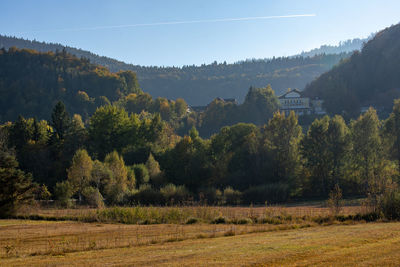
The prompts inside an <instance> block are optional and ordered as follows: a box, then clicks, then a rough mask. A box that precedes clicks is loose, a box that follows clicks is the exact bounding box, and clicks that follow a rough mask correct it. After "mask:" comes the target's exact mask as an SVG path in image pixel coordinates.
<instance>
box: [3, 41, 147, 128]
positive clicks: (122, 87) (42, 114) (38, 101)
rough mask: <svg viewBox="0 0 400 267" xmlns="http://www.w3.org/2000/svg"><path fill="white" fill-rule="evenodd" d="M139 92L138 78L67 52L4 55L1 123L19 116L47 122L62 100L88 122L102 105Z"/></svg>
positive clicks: (11, 50) (23, 51)
mask: <svg viewBox="0 0 400 267" xmlns="http://www.w3.org/2000/svg"><path fill="white" fill-rule="evenodd" d="M140 91H141V90H140V88H139V85H138V82H137V79H136V75H135V73H133V72H131V71H123V72H118V73H111V72H109V71H108V70H107V69H106V68H104V67H101V66H98V65H93V64H91V63H89V61H88V60H86V59H78V58H77V57H74V56H72V55H70V54H68V53H66V52H65V51H60V52H58V53H53V52H47V53H38V52H36V51H34V50H19V49H16V48H10V49H9V50H8V51H7V50H5V49H2V50H0V96H1V97H0V107H1V108H0V121H6V120H15V119H16V118H17V117H18V115H19V114H21V115H24V116H28V115H29V116H36V117H38V118H41V119H42V118H48V116H49V114H50V111H51V108H52V107H53V106H54V104H55V103H56V102H57V101H59V100H62V101H64V102H65V103H66V104H67V106H68V109H69V111H70V112H72V113H78V114H81V115H82V116H83V117H87V116H88V115H89V114H91V113H93V112H94V110H95V109H96V107H98V106H101V105H104V104H107V103H110V101H116V100H117V99H119V98H120V97H121V96H124V95H128V94H130V93H139V92H140Z"/></svg>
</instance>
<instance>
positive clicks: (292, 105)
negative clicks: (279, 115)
mask: <svg viewBox="0 0 400 267" xmlns="http://www.w3.org/2000/svg"><path fill="white" fill-rule="evenodd" d="M278 100H279V103H280V111H283V112H284V113H285V114H286V115H289V113H290V112H291V111H294V113H295V114H296V115H311V114H318V115H323V114H326V112H325V111H324V109H323V107H322V104H323V100H320V99H318V98H316V99H310V98H309V97H304V96H303V95H302V92H300V91H299V90H297V89H293V90H288V91H287V92H286V93H285V94H283V95H281V96H279V97H278Z"/></svg>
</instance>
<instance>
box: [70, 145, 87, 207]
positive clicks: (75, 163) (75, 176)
mask: <svg viewBox="0 0 400 267" xmlns="http://www.w3.org/2000/svg"><path fill="white" fill-rule="evenodd" d="M92 169H93V162H92V159H91V158H90V156H89V155H88V153H87V151H86V150H84V149H79V150H77V151H76V153H75V155H74V157H73V158H72V164H71V167H69V169H68V171H67V172H68V181H69V182H70V184H71V185H72V187H73V189H74V191H77V192H78V195H79V203H81V202H82V192H83V190H84V189H85V187H87V186H88V185H89V183H90V181H91V178H92V175H91V172H92Z"/></svg>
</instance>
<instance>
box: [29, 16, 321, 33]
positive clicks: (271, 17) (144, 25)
mask: <svg viewBox="0 0 400 267" xmlns="http://www.w3.org/2000/svg"><path fill="white" fill-rule="evenodd" d="M315 16H316V14H297V15H283V16H265V17H245V18H225V19H205V20H186V21H167V22H155V23H139V24H125V25H111V26H97V27H86V28H69V29H54V30H39V31H29V32H73V31H96V30H108V29H121V28H135V27H146V26H162V25H179V24H195V23H213V22H229V21H250V20H267V19H284V18H302V17H315ZM23 33H28V32H23Z"/></svg>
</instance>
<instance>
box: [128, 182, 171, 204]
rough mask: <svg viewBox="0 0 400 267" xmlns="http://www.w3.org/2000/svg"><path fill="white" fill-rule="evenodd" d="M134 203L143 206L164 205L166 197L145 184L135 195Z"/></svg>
mask: <svg viewBox="0 0 400 267" xmlns="http://www.w3.org/2000/svg"><path fill="white" fill-rule="evenodd" d="M134 201H135V202H136V203H140V204H143V205H160V204H163V203H164V197H163V195H162V194H161V193H160V191H158V190H155V189H153V188H152V187H151V186H150V185H149V184H143V185H141V186H140V188H139V190H138V191H137V193H136V194H135V195H134Z"/></svg>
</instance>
